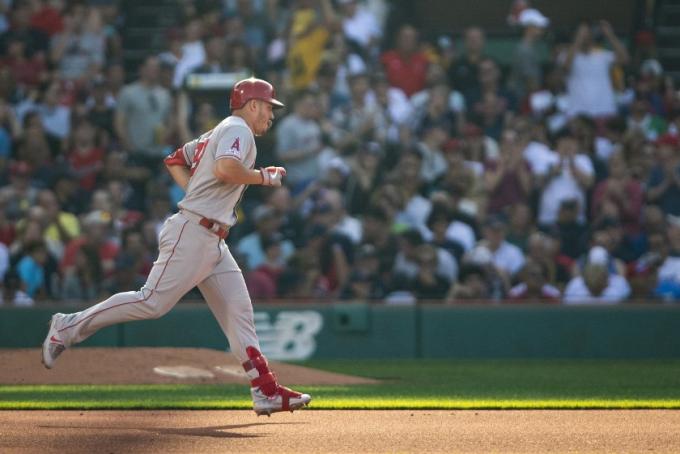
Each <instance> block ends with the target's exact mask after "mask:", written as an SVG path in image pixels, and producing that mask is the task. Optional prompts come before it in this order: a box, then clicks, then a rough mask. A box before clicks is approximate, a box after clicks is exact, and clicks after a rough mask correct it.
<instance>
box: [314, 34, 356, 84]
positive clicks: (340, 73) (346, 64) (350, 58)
mask: <svg viewBox="0 0 680 454" xmlns="http://www.w3.org/2000/svg"><path fill="white" fill-rule="evenodd" d="M321 65H322V66H324V65H331V67H332V68H333V69H334V71H335V78H334V82H335V83H334V86H333V90H334V91H335V92H336V93H339V94H341V95H344V96H348V97H349V96H350V95H351V93H350V87H349V82H350V79H351V78H352V76H354V75H356V74H365V73H366V72H367V70H368V67H367V65H366V62H365V61H364V58H363V57H362V55H360V49H357V46H356V45H355V44H354V43H352V42H351V41H348V40H347V38H345V36H344V35H343V34H342V33H336V34H335V35H333V36H332V37H331V41H330V45H329V46H328V48H327V49H326V51H325V52H324V54H323V63H322V64H321ZM317 78H318V73H317Z"/></svg>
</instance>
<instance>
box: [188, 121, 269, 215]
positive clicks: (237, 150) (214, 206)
mask: <svg viewBox="0 0 680 454" xmlns="http://www.w3.org/2000/svg"><path fill="white" fill-rule="evenodd" d="M175 153H182V154H183V155H184V156H183V157H184V160H185V162H186V163H187V165H190V166H191V167H190V169H191V177H190V178H189V185H188V186H187V191H186V195H185V196H184V198H183V199H182V200H181V201H180V202H179V204H178V206H179V207H180V208H182V209H185V210H189V211H192V212H194V213H196V214H200V215H201V216H204V217H206V218H208V219H214V220H216V221H218V222H220V223H223V224H226V225H228V226H232V225H234V224H235V223H236V213H235V208H236V205H238V203H239V201H240V200H241V197H242V196H243V192H244V191H245V190H246V187H247V185H244V184H226V183H223V182H222V181H220V180H218V179H217V177H215V175H214V174H213V166H214V164H215V161H216V160H218V159H238V160H239V161H241V163H242V164H243V166H244V167H246V168H248V169H252V168H253V167H254V166H255V157H256V156H257V150H256V148H255V137H254V136H253V133H252V131H251V130H250V128H249V127H248V125H247V124H246V122H245V121H244V120H243V119H242V118H240V117H236V116H230V117H227V118H225V119H224V120H222V122H220V124H218V125H217V126H215V128H214V129H212V130H210V131H208V132H206V133H204V134H203V135H201V136H200V137H199V138H198V139H195V140H192V141H191V142H189V143H187V144H185V145H184V146H183V147H182V148H180V149H178V150H177V151H176V152H175Z"/></svg>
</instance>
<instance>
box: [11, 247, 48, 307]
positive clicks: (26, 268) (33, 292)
mask: <svg viewBox="0 0 680 454" xmlns="http://www.w3.org/2000/svg"><path fill="white" fill-rule="evenodd" d="M23 252H24V255H23V257H21V259H20V260H19V261H18V262H17V265H16V269H17V273H18V275H19V279H21V283H22V286H23V287H24V288H25V289H26V294H27V295H28V296H29V297H30V298H31V299H42V298H45V297H46V296H47V288H46V278H45V264H46V262H47V258H48V254H47V248H46V247H45V244H44V243H43V242H42V241H37V242H34V243H29V244H27V245H26V246H25V248H24V251H23Z"/></svg>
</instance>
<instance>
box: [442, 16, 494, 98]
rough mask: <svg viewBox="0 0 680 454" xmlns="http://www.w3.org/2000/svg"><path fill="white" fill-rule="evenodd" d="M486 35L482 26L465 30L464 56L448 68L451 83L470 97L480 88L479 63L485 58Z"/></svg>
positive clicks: (465, 95)
mask: <svg viewBox="0 0 680 454" xmlns="http://www.w3.org/2000/svg"><path fill="white" fill-rule="evenodd" d="M485 45H486V37H485V35H484V30H482V29H481V28H480V27H469V28H467V29H465V31H464V32H463V47H464V49H465V52H464V53H463V56H462V57H460V58H458V59H456V60H455V61H454V62H453V64H451V66H449V68H448V77H449V85H450V86H451V87H454V88H455V89H456V90H459V91H460V92H461V93H462V94H463V96H464V97H465V99H469V98H470V97H471V96H472V95H473V94H474V92H476V91H478V90H479V79H478V76H479V68H478V67H479V64H480V62H481V61H482V59H483V58H484V47H485Z"/></svg>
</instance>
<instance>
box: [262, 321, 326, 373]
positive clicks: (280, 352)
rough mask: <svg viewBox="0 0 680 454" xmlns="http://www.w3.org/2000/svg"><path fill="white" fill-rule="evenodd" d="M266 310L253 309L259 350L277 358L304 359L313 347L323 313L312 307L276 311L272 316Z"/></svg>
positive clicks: (309, 355) (314, 347)
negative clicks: (274, 315) (309, 309)
mask: <svg viewBox="0 0 680 454" xmlns="http://www.w3.org/2000/svg"><path fill="white" fill-rule="evenodd" d="M272 318H273V317H272V316H270V314H268V313H266V312H256V313H255V329H256V331H257V335H258V337H259V339H260V347H261V349H262V353H264V354H265V355H266V356H267V357H269V358H271V359H276V360H283V361H285V360H304V359H308V358H309V357H311V356H312V355H313V354H314V352H315V351H316V339H315V336H316V335H317V334H318V333H319V331H321V328H322V327H323V317H322V316H321V314H320V313H318V312H315V311H285V312H279V313H278V314H277V315H276V317H275V320H273V321H272Z"/></svg>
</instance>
